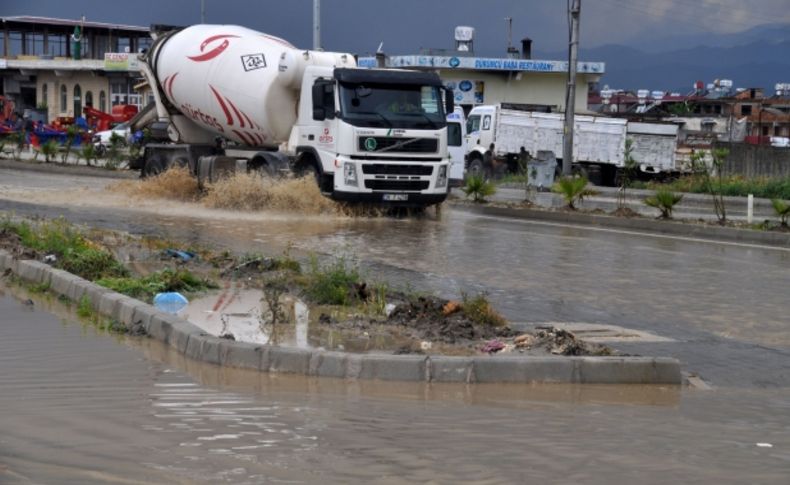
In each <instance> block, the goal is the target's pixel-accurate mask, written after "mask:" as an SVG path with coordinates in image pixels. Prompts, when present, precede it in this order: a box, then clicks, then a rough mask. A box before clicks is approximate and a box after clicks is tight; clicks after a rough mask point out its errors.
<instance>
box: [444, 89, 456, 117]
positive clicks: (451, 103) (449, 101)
mask: <svg viewBox="0 0 790 485" xmlns="http://www.w3.org/2000/svg"><path fill="white" fill-rule="evenodd" d="M444 111H445V112H446V113H447V114H448V115H449V114H450V113H452V112H453V111H455V95H454V94H453V92H452V91H451V90H449V89H447V88H445V89H444Z"/></svg>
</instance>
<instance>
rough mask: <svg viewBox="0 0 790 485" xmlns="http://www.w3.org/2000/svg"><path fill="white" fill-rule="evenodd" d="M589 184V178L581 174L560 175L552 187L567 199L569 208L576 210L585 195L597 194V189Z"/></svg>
mask: <svg viewBox="0 0 790 485" xmlns="http://www.w3.org/2000/svg"><path fill="white" fill-rule="evenodd" d="M587 184H588V181H587V179H586V178H585V177H582V176H579V175H571V176H568V177H560V179H559V180H557V182H556V183H555V184H554V187H552V191H553V192H555V193H558V194H560V195H561V196H562V197H563V198H564V199H565V202H566V203H567V204H568V209H570V210H576V206H577V204H579V203H581V202H582V201H583V200H584V198H585V197H589V196H591V195H595V191H594V190H592V189H590V188H588V187H587Z"/></svg>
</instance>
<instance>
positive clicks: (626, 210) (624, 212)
mask: <svg viewBox="0 0 790 485" xmlns="http://www.w3.org/2000/svg"><path fill="white" fill-rule="evenodd" d="M612 215H613V216H617V217H641V214H639V213H638V212H637V211H635V210H633V209H631V208H630V207H619V208H618V209H616V210H614V211H612Z"/></svg>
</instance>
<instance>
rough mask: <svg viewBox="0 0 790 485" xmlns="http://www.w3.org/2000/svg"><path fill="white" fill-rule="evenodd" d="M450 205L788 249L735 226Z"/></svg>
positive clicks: (781, 239) (778, 239)
mask: <svg viewBox="0 0 790 485" xmlns="http://www.w3.org/2000/svg"><path fill="white" fill-rule="evenodd" d="M451 204H452V206H453V207H454V208H456V209H458V210H462V211H467V212H473V213H475V214H482V215H489V216H498V217H509V218H513V219H529V220H534V221H546V222H560V223H565V224H578V225H586V226H598V227H607V228H615V229H624V230H629V231H639V232H650V233H654V234H664V235H671V236H681V237H693V238H697V239H707V240H711V241H729V242H738V243H746V244H762V245H768V246H779V247H784V248H790V233H782V232H761V231H753V230H750V229H736V228H734V227H716V226H709V225H697V224H688V223H682V222H672V221H658V220H654V219H648V218H641V217H634V218H626V217H615V216H606V215H599V214H585V213H583V212H560V211H549V210H537V209H527V208H524V209H515V208H510V207H491V206H470V205H467V204H463V203H460V204H459V203H456V202H451Z"/></svg>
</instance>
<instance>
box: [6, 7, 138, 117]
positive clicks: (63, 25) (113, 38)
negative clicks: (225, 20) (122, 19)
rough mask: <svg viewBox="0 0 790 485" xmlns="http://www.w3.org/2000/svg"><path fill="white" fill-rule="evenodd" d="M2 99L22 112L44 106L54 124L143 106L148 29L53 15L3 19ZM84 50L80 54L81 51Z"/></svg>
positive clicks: (43, 108)
mask: <svg viewBox="0 0 790 485" xmlns="http://www.w3.org/2000/svg"><path fill="white" fill-rule="evenodd" d="M0 21H2V32H0V95H2V96H4V97H6V98H7V99H10V100H12V101H13V102H14V104H15V105H16V110H17V111H23V110H24V109H30V108H40V109H42V110H45V111H46V114H47V117H48V119H49V120H53V119H55V118H58V117H76V116H81V115H82V109H83V107H85V106H92V107H94V108H97V109H99V110H101V111H105V112H108V111H110V109H111V107H112V106H114V105H118V104H132V105H136V106H138V108H139V107H141V106H142V105H143V104H145V102H146V101H147V100H143V99H141V96H140V95H139V94H138V93H137V92H136V91H135V90H134V85H135V84H136V83H137V81H138V79H139V77H140V74H139V69H138V68H137V64H136V61H137V59H136V56H135V54H136V53H138V52H141V51H143V50H146V49H148V48H149V47H150V45H151V43H152V39H151V36H150V33H149V29H148V28H147V27H139V26H133V25H119V24H110V23H103V22H91V21H85V20H69V19H57V18H47V17H31V16H14V17H0ZM77 49H79V50H77Z"/></svg>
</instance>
